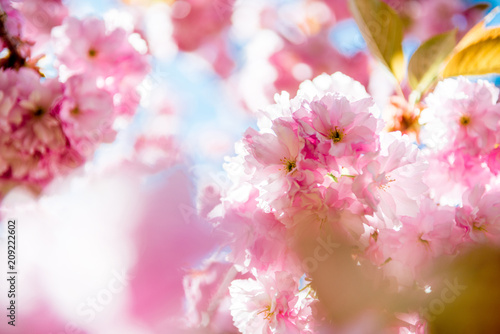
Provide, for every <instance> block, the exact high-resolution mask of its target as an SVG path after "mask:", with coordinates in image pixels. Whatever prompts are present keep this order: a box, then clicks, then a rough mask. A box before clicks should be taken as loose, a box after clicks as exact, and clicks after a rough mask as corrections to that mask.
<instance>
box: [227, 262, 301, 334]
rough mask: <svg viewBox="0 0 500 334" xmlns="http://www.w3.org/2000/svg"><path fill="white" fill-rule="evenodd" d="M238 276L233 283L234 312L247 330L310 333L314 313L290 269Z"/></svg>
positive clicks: (240, 326) (236, 321)
mask: <svg viewBox="0 0 500 334" xmlns="http://www.w3.org/2000/svg"><path fill="white" fill-rule="evenodd" d="M256 278H257V279H256V280H255V279H247V280H235V281H233V282H232V283H231V286H230V287H229V292H230V294H231V315H232V316H233V320H234V324H235V326H236V327H237V328H238V329H239V330H240V332H241V333H243V334H251V333H269V334H270V333H283V334H285V333H287V334H288V333H297V334H298V333H307V332H309V328H308V323H307V316H308V315H309V314H310V308H309V306H308V303H309V302H310V301H308V300H307V299H305V298H303V297H302V296H299V291H298V285H297V283H296V282H295V281H294V280H293V279H292V277H291V276H290V275H289V274H287V273H286V272H282V271H281V272H276V273H274V274H268V275H261V276H258V277H256Z"/></svg>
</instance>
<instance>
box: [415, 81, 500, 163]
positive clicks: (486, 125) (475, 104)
mask: <svg viewBox="0 0 500 334" xmlns="http://www.w3.org/2000/svg"><path fill="white" fill-rule="evenodd" d="M498 95H499V90H498V88H496V87H495V86H494V85H492V84H491V83H489V82H487V81H483V80H479V81H478V82H477V83H475V82H471V81H468V80H467V79H465V78H458V79H456V80H455V79H447V80H444V81H442V82H440V83H439V84H438V85H437V87H436V89H435V90H434V92H433V93H432V94H431V95H430V96H429V97H428V98H427V99H426V100H425V102H426V104H427V108H426V109H425V110H423V111H422V116H421V118H420V121H421V123H422V124H423V128H422V131H421V136H420V139H421V140H422V142H423V143H424V144H426V145H428V146H429V147H432V148H437V149H451V148H453V149H454V150H461V151H463V152H464V153H467V154H469V155H478V154H485V153H488V152H490V151H491V150H492V149H493V148H494V147H495V144H496V143H497V142H498V140H499V137H498V131H496V129H497V128H498V124H499V121H500V105H499V104H497V101H498Z"/></svg>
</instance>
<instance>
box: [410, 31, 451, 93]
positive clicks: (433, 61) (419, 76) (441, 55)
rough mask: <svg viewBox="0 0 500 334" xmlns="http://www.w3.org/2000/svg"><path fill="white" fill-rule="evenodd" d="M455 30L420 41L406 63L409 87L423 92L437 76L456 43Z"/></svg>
mask: <svg viewBox="0 0 500 334" xmlns="http://www.w3.org/2000/svg"><path fill="white" fill-rule="evenodd" d="M456 36H457V30H456V29H455V30H452V31H449V32H446V33H443V34H439V35H436V36H434V37H432V38H430V39H429V40H427V41H426V42H424V43H422V45H420V47H419V48H418V49H417V51H415V53H414V54H413V56H412V57H411V59H410V63H409V64H408V82H409V83H410V86H411V88H413V90H416V91H418V92H420V93H422V92H424V91H425V90H426V89H427V88H428V87H429V86H430V85H431V84H432V83H433V82H434V80H435V79H436V78H437V77H438V75H439V70H440V69H441V66H442V64H443V62H444V61H445V60H446V58H447V57H448V55H449V54H450V53H451V52H452V51H453V48H454V47H455V45H456V43H457V41H456V40H457V37H456Z"/></svg>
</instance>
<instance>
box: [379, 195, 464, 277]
mask: <svg viewBox="0 0 500 334" xmlns="http://www.w3.org/2000/svg"><path fill="white" fill-rule="evenodd" d="M401 222H402V227H401V228H400V229H399V230H394V229H380V230H379V232H378V238H377V245H378V247H379V251H381V252H382V254H383V256H382V257H383V258H385V259H386V260H387V261H389V262H388V263H387V264H386V265H384V266H387V269H386V271H387V273H386V274H388V273H391V272H392V274H395V275H396V277H398V279H399V280H400V281H406V282H407V283H408V281H407V279H408V275H410V277H413V278H414V279H415V278H416V277H417V275H418V273H419V272H420V270H419V269H421V268H422V266H424V265H427V264H428V263H429V261H430V260H432V259H433V258H436V257H438V256H440V255H443V254H453V253H454V252H455V250H456V247H457V245H458V244H459V243H460V242H461V240H462V236H463V233H462V232H461V231H460V229H459V228H458V227H457V226H456V224H455V220H454V210H453V209H452V208H451V207H445V206H437V205H436V204H434V203H433V202H432V201H431V200H429V199H425V200H423V201H422V204H421V206H420V207H419V211H418V214H417V215H416V216H415V217H408V216H405V217H402V218H401ZM372 256H373V255H372ZM389 258H390V259H389ZM393 262H394V263H393ZM389 264H390V265H389Z"/></svg>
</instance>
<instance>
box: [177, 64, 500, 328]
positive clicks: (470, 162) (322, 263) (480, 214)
mask: <svg viewBox="0 0 500 334" xmlns="http://www.w3.org/2000/svg"><path fill="white" fill-rule="evenodd" d="M425 102H426V104H425V105H426V107H425V109H424V113H427V112H428V113H429V114H431V115H433V116H434V117H431V118H430V120H429V121H428V122H426V123H424V124H423V125H422V126H423V130H422V141H423V142H424V143H428V145H427V146H425V147H423V146H422V147H423V148H422V147H417V145H416V144H414V143H412V142H411V141H410V139H409V138H408V137H407V136H405V135H401V134H400V133H399V132H390V133H387V132H383V131H382V129H383V128H384V125H383V124H382V121H381V120H380V119H378V118H377V117H375V114H377V112H378V111H377V109H376V108H377V107H376V106H375V104H374V102H373V99H372V98H371V97H370V96H369V95H368V94H367V93H366V91H365V89H364V88H363V86H362V85H361V84H360V83H359V82H356V81H354V80H353V79H351V78H349V77H347V76H345V75H343V74H341V73H335V74H333V75H331V76H329V75H326V74H323V75H321V76H319V77H317V78H315V79H314V80H312V81H305V82H304V83H302V84H301V86H300V89H299V91H298V93H297V96H296V97H295V98H293V99H290V98H289V96H288V94H287V93H283V94H281V95H277V96H276V104H274V105H272V106H270V107H268V108H266V109H265V110H263V111H261V112H260V114H259V117H258V124H259V130H255V129H252V128H250V129H248V130H247V132H246V133H245V134H244V136H243V138H242V140H241V141H239V142H238V143H237V144H236V153H237V155H236V156H234V157H233V158H230V159H229V160H228V161H227V164H226V165H225V169H226V171H227V173H228V176H229V178H230V179H231V181H232V185H231V186H230V187H229V188H228V189H226V190H224V191H223V192H222V194H221V200H220V203H219V204H217V205H215V204H214V203H213V201H211V202H210V203H211V204H208V203H207V205H208V206H211V207H213V210H212V211H211V212H210V213H209V214H208V217H209V218H210V219H211V220H212V222H213V223H214V224H215V226H216V228H217V230H219V231H222V232H224V233H226V234H227V236H228V237H229V239H228V244H227V245H228V246H229V247H230V249H231V251H230V253H229V254H228V258H227V259H228V260H229V261H230V262H231V263H233V264H234V267H227V268H226V269H225V270H224V271H222V272H219V271H216V272H214V275H215V274H216V273H217V272H218V273H217V274H216V275H219V277H221V278H220V279H223V280H224V284H226V285H227V286H228V287H229V289H228V292H227V290H226V292H225V293H220V292H219V293H217V294H215V295H214V294H213V293H209V294H207V295H206V296H205V298H209V299H208V300H207V301H206V302H205V303H204V304H200V303H199V302H198V303H197V305H199V306H198V308H197V312H199V316H198V318H196V319H198V321H197V322H196V321H195V322H194V323H193V324H192V326H195V327H196V326H201V328H207V329H208V328H212V330H213V328H219V327H218V326H219V325H218V324H217V323H216V319H218V318H219V317H220V316H217V318H216V317H215V315H216V314H217V311H216V310H217V309H219V311H218V312H230V314H231V316H232V320H233V322H234V326H235V327H236V328H237V329H238V331H239V332H241V333H256V332H259V333H261V332H262V333H323V332H329V331H335V332H339V333H344V332H345V333H351V332H350V330H356V328H357V330H361V331H368V332H377V333H379V332H382V331H384V332H385V331H387V332H389V333H393V332H394V333H398V332H399V333H403V332H404V333H410V332H411V333H424V332H425V328H426V320H427V319H426V318H425V317H424V315H423V314H421V313H419V309H418V307H419V305H418V303H414V304H413V305H411V301H412V300H413V299H412V297H410V295H412V293H413V292H412V291H413V289H414V287H415V286H417V287H421V288H420V290H419V291H420V292H419V293H421V294H422V295H425V292H424V288H425V287H426V286H428V283H429V278H428V277H427V276H426V274H425V273H426V272H428V270H429V268H432V265H433V264H434V263H435V262H437V261H441V260H442V259H443V258H452V257H453V256H456V255H458V254H460V253H461V252H462V251H463V250H465V249H468V248H470V247H472V246H473V245H478V244H485V243H486V244H488V243H490V244H493V245H496V247H498V245H499V242H500V232H499V231H500V220H499V219H498V217H500V212H499V211H498V210H499V208H500V197H499V196H498V192H499V191H500V190H499V188H498V178H497V176H496V175H497V174H498V169H496V168H497V166H498V162H497V160H498V158H497V157H498V153H497V148H496V146H497V145H496V143H498V142H499V141H500V138H499V136H498V133H499V131H498V129H499V126H500V117H499V116H500V114H499V111H500V105H499V104H498V103H497V102H498V89H497V88H495V87H494V86H493V85H492V84H490V83H487V82H485V81H479V82H471V81H468V80H466V79H464V78H458V79H448V80H445V81H444V82H442V83H440V84H439V85H438V87H437V88H436V90H435V92H434V93H433V94H432V95H431V96H429V97H428V98H427V100H426V101H425ZM434 108H436V109H438V110H439V112H438V111H437V110H434ZM424 119H425V118H424ZM438 122H441V123H438ZM443 124H446V127H445V128H442V129H441V130H442V131H440V132H439V131H435V129H438V128H440V127H442V126H443ZM433 126H434V127H433ZM427 128H429V132H427ZM435 136H438V137H437V138H434V137H435ZM439 136H442V137H439ZM433 140H434V141H433ZM450 155H452V156H453V157H456V159H457V160H458V159H461V160H460V161H464V163H463V164H456V163H453V164H452V163H450V160H449V159H450V158H448V157H449V156H450ZM446 163H448V165H444V164H446ZM467 168H471V170H468V169H467ZM476 170H479V171H480V173H479V172H477V171H476ZM446 175H451V176H453V175H456V176H457V177H456V178H455V177H449V178H446ZM464 175H465V176H466V177H464ZM431 176H432V177H431ZM459 176H462V177H459ZM437 178H441V180H437ZM464 179H465V180H467V182H465V181H464ZM452 188H453V189H454V190H455V192H454V194H459V195H460V196H459V197H460V198H459V199H458V201H457V202H454V203H450V201H451V199H450V198H449V197H446V196H445V195H446V193H449V192H451V189H452ZM457 189H459V190H457ZM202 198H203V197H202ZM205 207H206V206H205ZM356 263H357V266H358V267H356ZM351 264H352V266H353V267H351ZM210 266H211V267H213V266H215V264H211V265H210ZM218 266H219V268H220V269H222V268H223V265H222V263H221V264H219V265H218ZM353 268H354V269H353ZM356 268H357V269H356ZM231 270H232V271H233V272H232V273H231V274H230V272H231ZM235 270H236V271H235ZM237 275H247V276H248V277H247V278H244V277H243V278H238V277H237ZM365 276H366V277H369V280H366V278H364V277H365ZM186 279H187V280H188V282H189V281H191V280H194V279H197V278H195V277H191V278H190V277H189V276H188V277H187V278H186ZM207 279H208V277H207ZM360 282H364V283H363V284H361V283H360ZM377 282H378V283H377ZM341 283H342V284H341ZM191 284H192V283H191ZM196 284H200V283H199V282H198V283H196ZM336 284H339V286H338V287H337V286H336ZM357 284H358V285H357ZM360 286H363V288H361V289H360ZM341 291H350V292H351V294H348V295H346V296H341V295H337V294H336V293H341ZM344 293H347V292H344ZM203 295H204V294H203ZM194 296H196V295H192V294H188V295H187V297H188V300H191V298H194ZM196 298H200V297H196ZM346 298H347V299H346ZM357 298H360V299H357ZM353 300H354V302H353ZM356 300H357V301H358V304H356ZM361 300H363V301H361ZM402 300H404V301H405V303H406V302H408V303H409V304H410V306H408V307H407V308H405V309H404V311H402V310H401V309H399V307H400V304H401V303H402ZM343 302H346V303H351V304H352V305H344V304H343ZM203 305H205V306H203ZM209 305H218V306H217V307H216V308H215V309H213V308H212V309H209V308H207V307H209ZM342 305H343V306H342ZM383 310H386V311H383ZM387 310H389V312H394V313H392V314H389V315H387V314H386V315H385V317H386V318H385V319H386V320H385V321H383V322H380V321H378V320H377V321H375V319H377V318H378V317H380V316H381V313H378V312H387ZM203 315H204V316H203ZM212 316H214V317H213V318H212ZM372 317H375V318H372ZM335 319H337V320H335ZM360 326H361V327H360ZM363 326H364V327H363ZM360 328H364V329H360ZM214 332H217V331H214Z"/></svg>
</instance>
